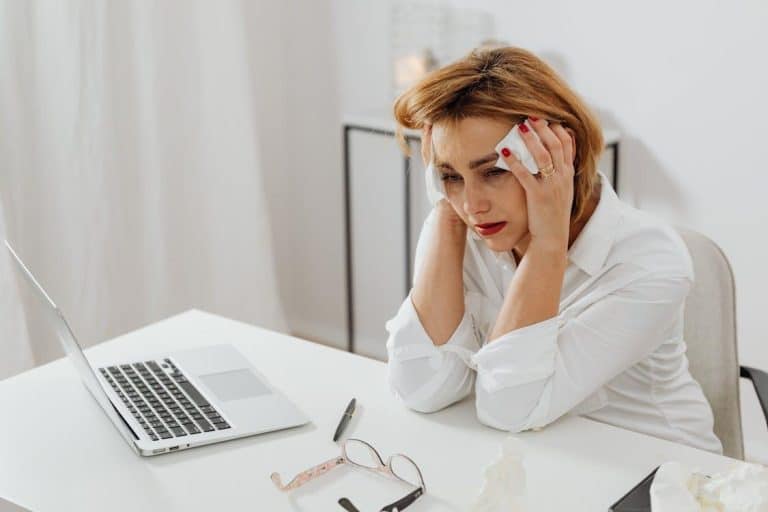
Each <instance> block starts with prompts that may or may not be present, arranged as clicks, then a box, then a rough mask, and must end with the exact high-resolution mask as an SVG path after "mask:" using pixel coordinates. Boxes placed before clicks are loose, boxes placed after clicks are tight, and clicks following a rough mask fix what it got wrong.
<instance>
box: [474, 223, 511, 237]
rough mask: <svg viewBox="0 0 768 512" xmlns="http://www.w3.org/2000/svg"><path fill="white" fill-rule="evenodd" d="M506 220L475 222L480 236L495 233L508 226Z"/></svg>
mask: <svg viewBox="0 0 768 512" xmlns="http://www.w3.org/2000/svg"><path fill="white" fill-rule="evenodd" d="M506 225H507V223H506V222H491V223H489V224H475V229H476V230H477V232H478V233H479V234H480V236H491V235H495V234H496V233H498V232H499V231H501V230H502V229H504V228H505V227H506Z"/></svg>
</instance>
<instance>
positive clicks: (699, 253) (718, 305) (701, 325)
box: [677, 228, 768, 460]
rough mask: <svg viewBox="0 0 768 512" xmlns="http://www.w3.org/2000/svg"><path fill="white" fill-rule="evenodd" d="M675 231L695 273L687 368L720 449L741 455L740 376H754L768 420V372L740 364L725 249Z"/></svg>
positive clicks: (689, 312) (687, 332) (687, 315)
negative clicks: (710, 414) (699, 389)
mask: <svg viewBox="0 0 768 512" xmlns="http://www.w3.org/2000/svg"><path fill="white" fill-rule="evenodd" d="M677 231H678V233H679V234H680V236H681V237H682V238H683V240H684V241H685V244H686V245H687V246H688V251H689V252H690V254H691V258H692V259H693V267H694V272H695V274H696V280H695V283H694V286H693V289H692V290H691V293H690V295H689V296H688V300H687V302H686V306H685V340H686V343H687V345H688V361H689V362H690V367H689V369H690V372H691V374H692V375H693V377H694V378H695V379H696V380H697V381H698V382H699V384H701V387H702V389H703V390H704V395H705V396H706V397H707V399H708V400H709V403H710V405H711V406H712V411H713V413H714V417H715V435H717V437H718V438H720V441H721V442H722V443H723V453H724V454H725V455H727V456H729V457H734V458H737V459H742V460H743V459H744V439H743V435H742V430H741V407H740V405H739V404H740V402H739V376H741V377H745V378H748V379H750V380H751V381H752V384H753V385H754V386H755V391H756V392H757V397H758V400H759V401H760V405H761V407H762V409H763V413H764V415H765V417H766V419H767V420H768V374H766V373H765V372H763V371H761V370H757V369H754V368H749V367H746V366H741V367H740V366H739V358H738V350H737V339H736V293H735V283H734V279H733V272H732V270H731V265H730V263H728V259H727V258H726V257H725V254H724V253H723V251H722V250H721V249H720V248H719V247H718V246H717V244H715V243H714V242H713V241H712V240H710V239H709V238H707V237H706V236H704V235H702V234H700V233H697V232H695V231H691V230H688V229H684V228H678V229H677Z"/></svg>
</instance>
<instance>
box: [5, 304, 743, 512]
mask: <svg viewBox="0 0 768 512" xmlns="http://www.w3.org/2000/svg"><path fill="white" fill-rule="evenodd" d="M215 343H231V344H232V345H234V346H236V347H237V348H238V349H239V350H240V351H242V353H243V354H244V355H245V356H246V357H248V358H249V359H250V360H251V361H252V362H253V364H254V365H255V366H256V367H257V368H258V369H259V370H260V371H261V372H263V373H264V375H265V376H266V377H267V378H268V379H269V380H270V381H271V382H272V384H274V385H275V386H277V387H278V388H280V389H281V390H282V391H283V392H284V393H285V394H286V395H287V396H288V397H289V398H290V399H291V400H293V401H294V402H295V403H296V404H298V406H299V407H300V408H301V409H302V410H303V411H304V412H305V413H307V414H308V415H309V417H310V418H311V419H312V423H311V424H309V425H306V426H303V427H299V428H296V429H291V430H286V431H282V432H274V433H270V434H265V435H260V436H254V437H249V438H244V439H239V440H236V441H230V442H226V443H222V444H218V445H212V446H205V447H201V448H195V449H191V450H188V451H183V452H177V453H172V454H167V455H161V456H158V457H154V458H141V457H138V456H136V455H135V454H134V453H133V452H132V451H131V449H130V448H129V447H128V445H127V444H126V443H125V441H124V440H123V439H122V438H121V437H120V435H119V434H118V432H117V431H116V430H115V428H114V427H113V426H112V425H111V424H110V423H109V421H108V420H107V418H106V417H105V416H104V414H103V413H102V412H101V410H100V409H99V407H98V406H97V404H96V402H95V401H94V400H93V399H92V398H91V396H90V395H89V394H88V392H87V391H86V389H85V387H84V386H83V385H82V384H81V383H80V381H79V378H78V376H77V374H76V373H75V371H74V369H73V367H72V366H71V365H70V364H69V363H68V362H67V361H65V360H59V361H56V362H53V363H50V364H47V365H44V366H41V367H39V368H36V369H34V370H31V371H29V372H26V373H23V374H21V375H18V376H16V377H12V378H10V379H7V380H5V381H2V382H0V410H2V411H3V414H2V418H3V420H2V421H0V497H4V498H6V499H8V500H10V501H13V502H16V503H18V504H19V505H23V506H25V507H27V508H29V509H32V510H35V511H40V512H45V511H66V510H73V511H75V510H76V511H78V512H85V511H89V510H99V511H101V510H105V509H106V510H111V511H119V510H126V511H127V510H132V511H135V510H183V511H195V510H227V511H237V510H251V511H261V510H269V511H281V510H293V511H300V510H306V511H318V510H319V511H326V510H328V511H333V510H339V511H340V510H342V509H341V507H339V506H338V505H337V504H336V500H337V499H338V498H339V497H341V496H347V497H349V498H350V499H352V501H353V502H355V504H356V505H357V506H358V507H359V508H360V509H361V510H363V511H365V510H378V508H380V507H381V506H383V505H384V504H385V503H390V502H391V501H394V499H396V498H399V497H401V496H402V495H404V494H405V493H406V492H407V491H408V488H407V487H405V486H404V484H400V483H398V482H395V481H390V480H389V479H386V478H384V477H380V476H378V475H375V474H370V473H367V472H362V471H356V470H354V469H352V468H347V467H343V466H342V467H341V468H337V469H335V470H334V471H332V472H330V473H329V474H327V475H324V476H322V477H320V478H318V479H317V480H314V481H312V482H310V483H309V484H307V485H306V486H304V487H302V488H300V489H298V490H296V491H294V492H293V493H291V494H284V493H282V492H280V491H278V490H277V489H276V488H275V487H274V485H273V484H272V482H271V480H270V479H269V474H270V473H271V472H272V471H279V472H280V473H281V474H283V475H284V476H285V477H286V478H291V477H292V476H293V475H294V474H295V473H297V472H299V471H302V470H304V469H306V468H308V467H310V466H312V465H315V464H317V463H320V462H323V461H325V460H327V459H329V458H332V457H334V456H335V455H336V454H338V453H339V448H338V446H337V445H336V444H334V443H333V442H332V441H331V437H332V435H333V431H334V429H335V428H336V425H337V423H338V420H339V418H340V416H341V413H342V412H343V409H344V407H345V406H346V404H347V402H348V401H349V399H350V398H351V397H352V396H355V397H357V400H358V404H359V408H358V411H357V413H356V414H355V417H354V419H353V421H352V422H351V423H350V425H349V427H348V430H347V431H346V433H345V435H347V436H351V437H359V438H362V439H365V440H367V441H369V442H371V443H372V444H373V445H374V446H376V447H377V448H378V449H379V451H380V452H381V453H382V454H383V455H384V456H385V457H386V456H387V454H392V453H397V452H402V453H406V454H408V455H410V456H411V457H412V458H413V459H414V460H416V462H417V463H418V464H419V466H420V467H421V469H422V471H423V473H424V479H425V481H426V484H427V490H428V494H427V496H425V497H424V498H421V499H420V500H419V501H418V502H417V503H416V504H414V505H413V506H412V507H411V508H409V510H413V512H420V511H433V510H434V511H437V510H452V511H464V510H467V509H468V507H469V504H470V503H472V501H473V499H474V497H475V496H476V495H477V493H478V491H479V489H480V486H481V484H482V481H483V468H484V467H485V466H486V465H487V464H489V463H490V462H491V461H493V460H494V459H495V458H496V456H497V453H498V451H499V446H500V443H501V441H502V440H503V439H504V437H505V435H507V434H505V433H504V432H500V431H496V430H493V429H491V428H488V427H485V426H483V425H481V424H480V423H478V421H477V420H476V418H475V414H474V409H473V404H472V401H471V400H465V401H464V402H462V403H460V404H457V405H455V406H453V407H450V408H448V409H446V410H444V411H441V412H438V413H435V414H420V413H415V412H412V411H409V410H406V409H405V408H404V407H403V406H401V405H400V404H399V403H398V402H397V401H396V400H395V399H394V398H393V397H392V396H391V395H390V393H389V391H388V389H387V386H386V382H385V367H384V364H383V363H381V362H378V361H374V360H371V359H367V358H364V357H361V356H356V355H353V354H349V353H347V352H343V351H339V350H336V349H332V348H329V347H325V346H322V345H318V344H315V343H310V342H307V341H303V340H300V339H297V338H292V337H290V336H286V335H282V334H278V333H275V332H271V331H267V330H264V329H260V328H257V327H253V326H250V325H246V324H243V323H239V322H235V321H232V320H228V319H225V318H222V317H218V316H215V315H211V314H208V313H203V312H200V311H189V312H186V313H183V314H181V315H178V316H175V317H172V318H169V319H167V320H164V321H162V322H159V323H156V324H152V325H150V326H147V327H145V328H143V329H140V330H138V331H135V332H132V333H129V334H127V335H124V336H121V337H119V338H116V339H114V340H111V341H109V342H105V343H102V344H100V345H98V346H96V347H93V348H92V349H89V350H88V351H87V354H88V357H89V358H90V359H91V360H92V361H93V362H94V363H96V364H102V363H104V362H108V361H115V362H125V361H128V360H135V359H137V358H140V357H143V356H152V355H154V354H162V353H163V352H166V351H172V350H180V349H184V348H191V347H198V346H203V345H207V344H215ZM115 358H116V359H115ZM517 437H518V438H519V439H521V440H522V441H523V443H524V445H525V449H526V459H525V466H526V471H527V480H528V493H529V498H528V499H529V503H530V504H531V507H530V509H531V510H536V511H538V510H542V511H550V510H551V511H562V510H569V511H581V510H583V511H589V512H595V511H601V510H607V508H608V506H609V505H610V504H611V503H613V502H614V501H615V500H616V499H617V498H618V497H619V496H621V495H622V494H624V492H626V491H627V490H628V489H629V488H631V487H632V486H633V485H634V484H635V483H636V482H637V481H639V480H640V479H641V478H642V477H644V476H645V475H646V474H647V473H649V472H650V470H651V469H652V468H653V467H655V466H656V465H658V464H660V463H662V462H665V461H667V460H679V461H681V462H684V463H686V464H688V465H689V466H691V467H694V468H699V469H701V470H703V471H707V472H714V471H720V470H723V469H726V468H727V467H729V466H730V465H731V464H732V463H733V462H734V461H733V459H728V458H726V457H720V456H716V455H713V454H710V453H707V452H703V451H700V450H696V449H693V448H689V447H686V446H682V445H678V444H675V443H671V442H667V441H662V440H659V439H655V438H652V437H648V436H644V435H641V434H637V433H633V432H629V431H626V430H622V429H619V428H615V427H612V426H609V425H604V424H600V423H596V422H593V421H589V420H586V419H583V418H576V417H568V418H564V419H561V420H560V421H558V422H556V423H554V424H552V425H550V426H549V427H547V428H546V429H544V430H542V431H539V432H526V433H522V434H519V435H518V436H517Z"/></svg>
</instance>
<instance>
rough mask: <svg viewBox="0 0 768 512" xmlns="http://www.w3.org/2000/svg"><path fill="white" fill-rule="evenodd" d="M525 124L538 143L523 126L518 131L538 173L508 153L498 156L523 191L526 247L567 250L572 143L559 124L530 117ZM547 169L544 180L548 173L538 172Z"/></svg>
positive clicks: (572, 159) (573, 154)
mask: <svg viewBox="0 0 768 512" xmlns="http://www.w3.org/2000/svg"><path fill="white" fill-rule="evenodd" d="M528 122H529V123H530V125H531V126H533V129H534V130H535V131H536V134H537V135H538V136H539V138H540V139H541V140H537V139H536V137H535V136H534V134H533V133H532V132H531V131H530V129H529V128H528V126H526V125H525V123H521V124H520V125H519V128H518V129H519V131H520V136H521V137H522V138H523V141H524V142H525V145H526V146H527V147H528V150H529V151H530V152H531V155H533V158H534V160H536V163H537V164H538V167H539V173H538V174H531V172H530V171H529V170H528V169H527V168H526V167H525V166H524V165H523V164H522V163H521V162H520V161H519V160H518V159H517V158H516V157H515V155H514V153H512V152H511V151H504V149H502V150H501V152H502V156H503V157H504V160H505V161H506V162H507V165H508V166H509V169H510V171H511V172H513V173H514V174H515V176H516V177H517V180H518V181H519V182H520V184H521V185H522V186H523V188H524V189H525V195H526V205H527V207H528V231H529V233H530V235H531V241H530V244H531V245H533V244H536V245H544V246H545V247H547V248H552V249H557V250H559V249H565V250H567V249H568V235H569V232H570V221H571V207H572V205H573V176H574V172H575V170H574V168H573V161H574V156H575V153H576V151H575V149H576V148H575V143H574V140H573V137H572V136H571V135H570V134H569V133H568V131H566V129H565V128H563V126H561V125H560V124H557V123H551V124H547V121H546V120H544V119H537V118H534V117H529V118H528ZM505 153H506V154H505ZM549 166H554V168H553V171H550V172H553V174H551V175H549V176H544V174H548V173H546V172H545V173H542V172H541V169H544V170H545V171H547V168H548V167H549Z"/></svg>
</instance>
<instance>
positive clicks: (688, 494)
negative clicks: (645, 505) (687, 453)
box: [651, 462, 768, 512]
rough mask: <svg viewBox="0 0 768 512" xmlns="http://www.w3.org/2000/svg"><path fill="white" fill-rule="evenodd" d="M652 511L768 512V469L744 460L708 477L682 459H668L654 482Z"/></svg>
mask: <svg viewBox="0 0 768 512" xmlns="http://www.w3.org/2000/svg"><path fill="white" fill-rule="evenodd" d="M651 510H652V511H653V512H768V468H766V467H764V466H761V465H759V464H750V463H743V462H742V463H739V464H737V465H736V466H734V467H733V468H731V469H730V470H728V471H724V472H722V473H717V474H714V475H712V476H711V477H706V476H704V475H701V474H698V473H694V472H692V471H691V470H690V469H688V468H686V467H685V466H683V465H682V464H680V463H679V462H667V463H665V464H662V466H661V467H660V468H659V470H658V471H657V472H656V476H655V477H654V479H653V483H652V484H651Z"/></svg>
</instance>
